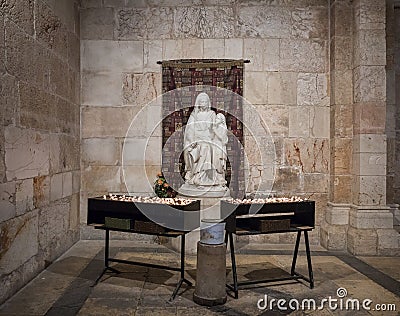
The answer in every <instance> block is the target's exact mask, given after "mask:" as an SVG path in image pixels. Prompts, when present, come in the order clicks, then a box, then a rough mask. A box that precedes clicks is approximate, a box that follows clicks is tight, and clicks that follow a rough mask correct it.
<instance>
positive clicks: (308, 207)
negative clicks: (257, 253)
mask: <svg viewBox="0 0 400 316" xmlns="http://www.w3.org/2000/svg"><path fill="white" fill-rule="evenodd" d="M221 215H222V216H223V218H225V222H226V230H227V231H228V232H233V233H237V232H239V231H241V232H243V233H246V232H247V233H250V232H252V233H272V232H287V231H292V230H296V229H297V228H299V227H310V228H313V227H314V225H315V202H314V201H310V200H308V199H303V198H301V197H297V196H293V197H274V198H256V199H226V200H221Z"/></svg>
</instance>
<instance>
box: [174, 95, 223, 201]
mask: <svg viewBox="0 0 400 316" xmlns="http://www.w3.org/2000/svg"><path fill="white" fill-rule="evenodd" d="M227 143H228V135H227V128H226V121H225V116H224V115H223V114H222V113H219V114H216V113H215V112H214V111H213V110H212V109H211V102H210V97H209V96H208V94H207V93H205V92H201V93H199V95H198V96H197V98H196V102H195V105H194V109H193V111H192V113H191V114H190V117H189V121H188V123H187V125H186V128H185V134H184V147H183V154H184V159H185V183H184V184H183V185H182V186H181V188H180V189H179V193H181V194H183V195H188V196H207V197H220V196H227V195H229V189H228V188H227V186H226V180H225V171H226V159H227V155H226V144H227Z"/></svg>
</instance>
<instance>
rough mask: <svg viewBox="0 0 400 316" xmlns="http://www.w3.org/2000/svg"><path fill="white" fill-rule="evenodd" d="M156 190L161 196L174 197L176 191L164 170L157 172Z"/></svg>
mask: <svg viewBox="0 0 400 316" xmlns="http://www.w3.org/2000/svg"><path fill="white" fill-rule="evenodd" d="M154 192H155V194H156V195H157V196H158V197H160V198H174V197H175V196H176V194H177V193H176V191H175V190H174V189H173V188H171V187H170V186H169V184H168V182H167V180H166V179H165V177H164V174H163V173H162V172H160V173H158V174H157V179H156V181H155V182H154Z"/></svg>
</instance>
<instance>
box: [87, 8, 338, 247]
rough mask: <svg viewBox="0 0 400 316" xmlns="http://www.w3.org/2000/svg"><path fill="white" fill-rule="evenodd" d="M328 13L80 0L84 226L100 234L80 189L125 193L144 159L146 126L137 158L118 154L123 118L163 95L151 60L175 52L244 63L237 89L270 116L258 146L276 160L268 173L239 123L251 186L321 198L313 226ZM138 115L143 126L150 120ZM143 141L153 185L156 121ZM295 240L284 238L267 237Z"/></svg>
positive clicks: (325, 126)
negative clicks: (126, 179) (268, 140)
mask: <svg viewBox="0 0 400 316" xmlns="http://www.w3.org/2000/svg"><path fill="white" fill-rule="evenodd" d="M278 2H279V3H278ZM265 21H268V23H264V22H265ZM328 21H329V16H328V4H327V2H326V1H318V0H316V1H301V2H298V1H248V2H236V1H230V0H226V1H218V2H217V1H215V2H214V1H207V2H205V3H204V5H203V2H199V5H190V6H187V4H185V2H183V1H161V2H149V4H147V3H145V2H137V1H136V2H133V1H132V2H130V1H127V2H123V1H104V2H100V1H97V2H96V1H83V2H82V10H81V62H82V116H81V119H82V191H81V225H82V235H83V236H85V237H88V238H95V237H96V236H94V235H93V231H92V230H88V229H86V227H85V214H84V213H85V209H86V205H85V203H86V202H85V201H86V198H87V196H93V195H102V194H107V193H108V192H110V191H113V192H115V191H117V192H118V191H124V190H126V189H125V188H124V184H123V183H122V181H121V178H122V177H123V174H124V170H125V169H126V170H129V173H130V174H132V175H135V170H137V169H138V168H140V164H142V161H141V159H143V158H142V157H140V154H142V152H141V150H143V148H144V146H145V145H144V144H145V140H144V139H143V136H142V135H137V137H135V138H133V139H130V143H129V145H131V146H135V148H138V150H137V153H138V157H133V158H132V159H131V161H130V162H129V166H122V162H121V159H120V157H121V151H122V146H123V143H124V138H125V134H126V131H127V128H128V127H129V123H130V120H128V119H126V118H133V117H134V116H135V115H136V114H137V113H138V112H139V111H140V110H141V109H143V107H145V105H146V104H147V103H149V102H150V101H151V100H152V99H154V98H156V97H158V96H160V95H161V91H160V89H161V66H160V65H158V64H157V61H159V60H169V59H181V58H232V59H249V60H250V63H249V64H246V66H245V77H244V98H245V99H246V100H248V101H249V102H250V103H251V104H252V105H253V106H254V107H255V109H256V110H257V112H258V113H259V114H260V116H261V117H262V119H263V120H264V121H265V122H266V124H267V125H268V127H269V130H270V133H271V135H272V137H273V139H274V144H275V151H276V155H271V151H273V149H272V148H270V146H268V148H267V146H264V145H263V144H260V147H261V148H262V150H264V151H265V152H266V154H267V156H268V157H271V159H272V160H273V166H274V169H275V175H274V174H272V173H271V170H270V169H268V168H267V167H266V166H265V165H263V164H261V163H260V160H259V157H257V155H258V153H257V152H253V151H252V150H251V149H252V148H253V146H252V144H251V142H252V141H254V140H252V138H251V137H250V132H249V131H248V130H247V131H246V129H245V140H244V142H245V150H246V154H247V156H248V158H249V162H250V164H249V166H248V167H247V168H246V175H247V179H248V182H247V192H249V193H251V192H254V190H256V189H257V188H258V187H257V185H258V183H260V182H264V183H265V182H267V183H270V182H271V179H273V178H274V177H275V184H274V187H273V190H274V191H275V192H276V193H277V194H280V195H286V196H287V195H289V196H291V195H299V196H303V197H308V198H311V199H315V200H316V201H317V205H318V207H317V210H318V211H317V223H318V224H317V225H319V222H320V221H321V219H322V214H323V209H324V207H323V206H324V205H326V203H327V200H328V185H329V153H330V149H329V128H330V127H329V121H330V109H329V105H330V103H329V98H330V92H329V76H328V72H329V56H328V27H329V23H328ZM151 111H152V113H154V117H155V118H157V119H158V121H161V112H160V109H159V108H158V107H156V106H155V107H153V108H152V110H151ZM253 118H254V115H253V113H251V111H249V110H248V109H244V124H245V125H246V124H247V125H249V126H254V125H255V124H254V122H253V121H252V119H253ZM156 122H157V120H156ZM141 124H143V126H141V128H142V130H146V129H149V128H152V127H153V126H154V121H152V120H148V121H147V122H141ZM256 130H257V128H256ZM259 132H260V133H265V131H263V130H260V131H259ZM256 133H258V132H257V131H256ZM246 141H247V143H246ZM261 142H262V141H261ZM246 144H248V146H246ZM147 146H148V147H147V149H146V150H148V151H149V152H153V153H157V152H158V153H159V156H157V157H152V158H151V161H146V169H147V172H148V179H146V178H140V179H137V192H135V193H138V194H148V193H149V192H151V187H149V185H148V184H147V182H148V181H150V183H151V182H152V181H153V180H154V179H155V178H156V174H157V172H158V171H159V170H160V169H161V130H160V129H158V130H157V131H155V133H154V134H153V136H152V139H151V142H149V144H148V145H147ZM246 148H248V149H246ZM258 190H261V191H262V190H263V187H260V188H258ZM318 235H319V229H318V228H317V229H316V230H315V231H314V233H313V236H312V241H313V242H314V243H318V242H319V236H318ZM265 238H266V237H265ZM265 238H263V240H264V239H265ZM291 238H292V237H291V236H286V235H281V236H280V237H276V236H274V237H269V241H270V242H288V241H291ZM254 240H256V238H255V239H254Z"/></svg>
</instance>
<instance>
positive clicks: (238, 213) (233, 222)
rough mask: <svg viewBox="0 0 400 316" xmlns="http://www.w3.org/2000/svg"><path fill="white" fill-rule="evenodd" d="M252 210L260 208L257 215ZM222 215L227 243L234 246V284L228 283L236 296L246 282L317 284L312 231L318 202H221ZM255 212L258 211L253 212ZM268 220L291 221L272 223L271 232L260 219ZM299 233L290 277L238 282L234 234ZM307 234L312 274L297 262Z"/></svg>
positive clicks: (231, 246)
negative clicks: (303, 271)
mask: <svg viewBox="0 0 400 316" xmlns="http://www.w3.org/2000/svg"><path fill="white" fill-rule="evenodd" d="M252 209H253V210H256V211H257V213H256V214H257V216H249V214H252ZM221 212H222V215H223V216H224V215H227V214H228V215H227V216H226V220H225V222H226V233H225V243H226V245H227V246H228V242H229V247H230V253H231V264H232V275H233V283H232V284H227V287H228V289H230V290H232V291H233V292H234V297H235V298H238V297H239V288H240V287H241V286H246V285H255V284H262V283H269V282H279V281H287V280H304V281H305V282H307V283H309V285H310V288H313V287H314V276H313V271H312V263H311V251H310V243H309V239H308V232H309V231H311V230H313V229H314V223H315V202H314V201H305V202H293V203H267V204H264V205H248V204H239V205H238V204H231V203H229V202H226V201H221ZM252 215H255V214H252ZM261 221H265V222H266V223H267V222H268V221H269V222H274V221H275V222H277V223H284V224H287V225H288V227H286V228H284V227H281V228H279V226H275V227H273V226H272V229H271V230H270V231H262V230H260V225H261V224H260V222H261ZM277 233H296V234H297V236H296V243H295V247H294V252H293V258H292V265H291V270H290V275H288V276H287V277H279V278H267V279H262V280H250V281H238V277H237V269H236V268H237V267H236V256H235V246H234V238H233V235H234V234H235V235H236V236H248V235H260V234H277ZM302 234H304V242H305V247H306V256H307V268H308V277H307V276H304V275H302V274H301V273H299V272H297V271H296V263H297V257H298V252H299V246H300V239H301V235H302Z"/></svg>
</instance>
